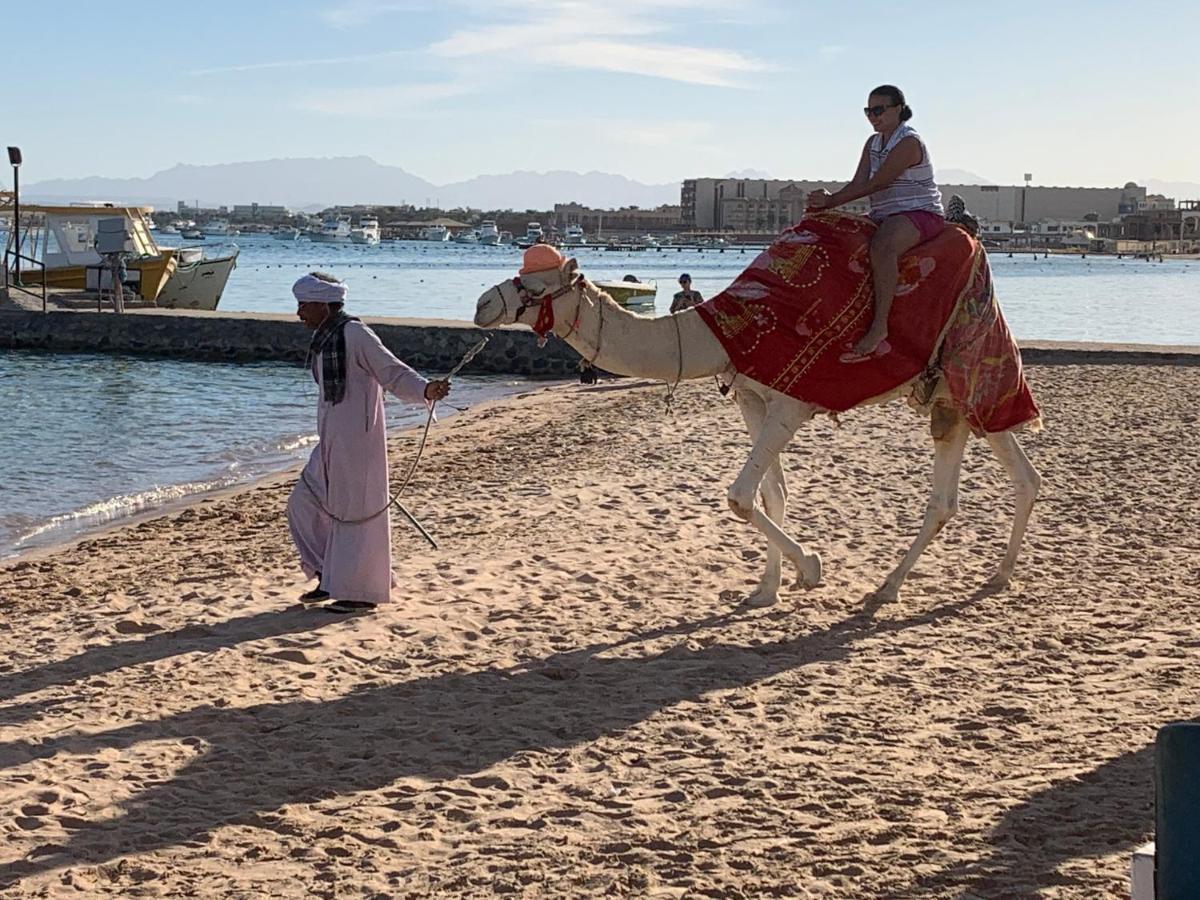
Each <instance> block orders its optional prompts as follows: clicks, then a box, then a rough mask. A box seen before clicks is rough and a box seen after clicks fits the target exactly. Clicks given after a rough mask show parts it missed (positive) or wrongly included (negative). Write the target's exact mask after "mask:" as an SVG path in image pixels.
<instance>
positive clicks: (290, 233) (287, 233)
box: [271, 225, 300, 241]
mask: <svg viewBox="0 0 1200 900" xmlns="http://www.w3.org/2000/svg"><path fill="white" fill-rule="evenodd" d="M271 237H273V238H274V239H275V240H277V241H294V240H296V239H297V238H299V237H300V229H299V228H293V227H292V226H291V225H280V226H279V227H278V228H276V229H275V230H274V231H272V232H271Z"/></svg>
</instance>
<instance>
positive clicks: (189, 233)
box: [179, 228, 204, 241]
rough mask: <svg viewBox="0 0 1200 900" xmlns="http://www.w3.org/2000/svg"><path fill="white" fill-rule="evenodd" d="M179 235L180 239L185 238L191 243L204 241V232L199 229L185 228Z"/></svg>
mask: <svg viewBox="0 0 1200 900" xmlns="http://www.w3.org/2000/svg"><path fill="white" fill-rule="evenodd" d="M179 234H180V237H185V238H187V239H188V240H189V241H202V240H204V232H203V231H201V230H200V229H199V228H185V229H184V230H183V231H181V232H179Z"/></svg>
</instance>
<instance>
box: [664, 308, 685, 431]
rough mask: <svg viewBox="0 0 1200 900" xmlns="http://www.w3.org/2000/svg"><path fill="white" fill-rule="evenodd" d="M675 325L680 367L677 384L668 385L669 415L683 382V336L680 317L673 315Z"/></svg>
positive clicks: (677, 372) (676, 378)
mask: <svg viewBox="0 0 1200 900" xmlns="http://www.w3.org/2000/svg"><path fill="white" fill-rule="evenodd" d="M671 321H673V322H674V323H675V347H676V350H677V351H678V354H679V367H678V368H677V369H676V370H675V383H674V384H668V385H667V400H666V403H667V413H668V414H670V413H672V412H673V410H672V408H671V404H672V403H673V402H674V401H675V392H676V391H678V390H679V382H681V381H683V335H682V334H680V333H679V316H678V315H676V314H675V313H672V314H671Z"/></svg>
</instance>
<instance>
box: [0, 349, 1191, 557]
mask: <svg viewBox="0 0 1200 900" xmlns="http://www.w3.org/2000/svg"><path fill="white" fill-rule="evenodd" d="M1020 346H1021V354H1022V358H1023V361H1024V364H1025V366H1026V368H1029V367H1037V366H1088V365H1104V366H1123V365H1130V366H1162V365H1165V366H1181V365H1182V366H1200V347H1197V346H1190V345H1179V344H1174V345H1167V344H1164V345H1158V344H1135V343H1124V344H1110V343H1098V342H1087V341H1030V342H1026V343H1021V344H1020ZM605 383H608V384H618V385H623V386H625V387H630V386H636V385H638V384H640V383H642V380H641V379H627V378H623V377H615V376H610V377H608V378H606V379H605ZM572 384H573V382H571V381H551V382H539V381H532V382H531V383H530V384H529V385H528V386H527V387H523V388H521V389H520V390H519V391H517V392H516V393H514V394H509V395H505V396H501V397H495V398H491V399H489V400H486V401H484V402H483V403H481V404H477V405H476V406H473V407H470V410H476V409H487V408H490V407H492V406H494V405H495V404H498V403H502V402H504V401H505V400H506V399H508V398H511V397H523V396H526V395H527V394H531V393H537V392H539V391H543V390H553V389H555V388H561V387H570V386H571V385H572ZM470 410H469V411H470ZM852 413H853V411H851V414H852ZM461 415H463V413H460V412H457V411H451V412H450V415H448V416H445V417H444V418H445V419H453V418H456V417H458V416H461ZM844 415H846V414H844ZM422 427H423V424H422V423H415V424H409V425H397V426H393V427H389V429H388V434H389V441H390V439H391V438H392V436H394V435H401V434H404V433H406V432H410V431H413V430H414V429H416V430H419V429H420V428H422ZM435 427H436V426H435ZM303 465H304V463H303V461H301V462H299V463H289V464H288V465H287V466H286V467H284V468H281V469H279V470H277V471H275V472H271V473H268V474H266V475H261V476H256V477H251V478H249V479H247V480H245V481H242V482H238V483H236V484H232V485H226V486H223V487H218V488H212V489H211V490H204V491H199V492H196V493H194V494H188V495H185V496H182V497H178V498H176V499H174V500H170V501H167V502H165V503H163V504H161V505H159V506H156V507H154V508H149V509H144V510H141V511H139V512H137V513H133V514H131V515H129V516H122V517H119V518H117V519H113V520H111V521H109V522H105V523H103V524H98V525H96V526H94V527H85V528H84V529H83V530H81V531H78V532H76V533H73V534H72V535H71V536H68V537H65V538H63V539H62V540H55V541H53V542H51V543H49V544H46V545H44V546H39V547H31V548H29V549H27V550H21V551H18V552H17V553H15V554H13V555H9V556H0V570H2V569H3V567H4V566H5V565H6V564H11V563H15V562H19V561H24V560H28V559H33V558H42V557H44V556H46V555H53V554H54V553H56V552H59V551H60V550H65V549H68V548H70V547H72V546H75V545H77V544H78V543H79V542H81V541H83V540H87V539H88V538H90V537H98V536H101V535H106V534H108V533H110V532H112V531H119V530H120V529H122V528H125V527H134V526H136V525H137V524H139V523H141V522H144V521H147V520H153V519H156V518H160V517H165V516H169V515H171V514H173V513H178V512H180V511H182V510H184V509H187V508H188V507H190V506H193V505H197V504H200V503H203V502H206V501H207V500H208V499H209V498H214V499H215V498H222V497H225V496H236V495H237V494H240V493H245V492H248V491H252V490H254V489H256V488H257V487H259V486H266V485H269V484H274V483H276V482H277V481H278V480H280V479H291V478H295V477H296V473H298V472H299V471H300V469H301V468H303ZM170 486H174V485H168V487H170Z"/></svg>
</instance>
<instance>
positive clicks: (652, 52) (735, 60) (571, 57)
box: [545, 41, 768, 88]
mask: <svg viewBox="0 0 1200 900" xmlns="http://www.w3.org/2000/svg"><path fill="white" fill-rule="evenodd" d="M545 58H546V59H548V60H551V61H553V62H557V63H558V65H560V66H563V67H565V68H576V69H599V70H601V71H605V72H620V73H624V74H628V75H644V76H648V77H651V78H662V79H666V80H669V81H680V82H683V83H685V84H701V85H707V86H710V87H730V88H736V87H744V85H743V84H742V82H741V81H740V80H739V78H738V76H742V75H747V74H750V73H752V72H763V71H766V70H767V69H768V66H767V65H766V64H765V63H760V62H758V61H756V60H753V59H750V58H749V57H746V56H743V55H742V54H740V53H735V52H732V51H728V50H711V49H708V48H705V47H685V46H677V45H668V44H661V45H651V44H632V43H618V42H616V41H578V42H576V43H574V44H571V45H568V46H563V47H558V48H554V49H553V50H551V51H550V52H549V53H548V54H547V55H546V57H545Z"/></svg>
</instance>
